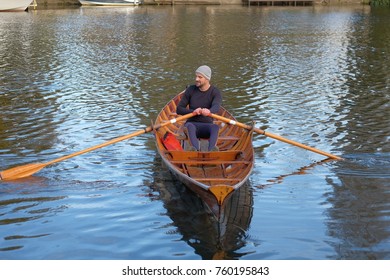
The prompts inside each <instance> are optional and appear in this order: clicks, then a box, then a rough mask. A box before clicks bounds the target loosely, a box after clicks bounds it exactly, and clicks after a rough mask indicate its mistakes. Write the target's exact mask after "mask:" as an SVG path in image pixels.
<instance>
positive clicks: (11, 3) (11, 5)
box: [0, 0, 33, 12]
mask: <svg viewBox="0 0 390 280" xmlns="http://www.w3.org/2000/svg"><path fill="white" fill-rule="evenodd" d="M32 1H33V0H0V12H12V11H25V10H26V9H27V8H28V6H29V5H30V4H31V2H32Z"/></svg>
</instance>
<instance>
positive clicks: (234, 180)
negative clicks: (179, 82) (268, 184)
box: [155, 94, 254, 216]
mask: <svg viewBox="0 0 390 280" xmlns="http://www.w3.org/2000/svg"><path fill="white" fill-rule="evenodd" d="M180 98H181V94H179V95H177V96H176V97H175V98H173V99H172V100H171V101H170V102H169V103H168V104H167V105H166V106H165V107H164V108H163V109H162V110H161V112H160V113H159V115H158V117H157V119H156V123H155V124H161V123H164V122H166V121H168V120H170V119H173V118H175V117H176V107H177V104H178V103H179V100H180ZM218 114H219V115H221V116H224V117H226V118H229V119H234V118H233V116H232V115H231V114H230V113H229V112H228V111H226V110H225V109H224V108H221V110H220V112H219V113H218ZM215 123H217V124H218V125H219V126H220V129H219V137H218V142H217V146H218V147H219V149H220V151H219V152H208V151H199V152H198V151H196V152H192V151H191V152H190V151H172V150H167V149H166V148H165V146H164V144H163V143H162V140H161V139H162V137H163V136H164V135H165V133H166V132H167V131H169V132H172V133H173V134H175V135H176V136H177V138H181V137H182V136H183V133H182V126H183V124H184V121H183V122H179V123H177V122H176V123H173V124H169V125H168V126H164V127H161V128H160V129H158V130H157V131H155V138H156V144H157V149H158V151H159V154H160V155H161V157H162V160H163V161H164V163H165V164H166V165H167V166H168V168H169V169H170V171H171V172H172V173H173V174H174V175H175V177H176V178H177V179H178V180H179V181H181V182H182V183H183V184H184V185H186V186H187V187H188V188H189V189H191V190H192V191H193V192H195V193H196V194H197V195H198V196H199V197H200V198H201V199H202V200H203V201H204V202H205V203H206V205H207V206H208V207H209V208H210V210H211V211H212V212H213V213H214V214H215V215H217V216H219V215H220V214H221V213H220V211H221V209H222V206H223V205H224V203H225V201H227V200H228V199H229V197H230V195H231V194H232V193H233V192H234V191H236V190H237V189H238V188H240V187H241V186H242V185H243V184H244V183H245V182H246V180H247V179H248V177H249V175H250V174H251V172H252V169H253V163H254V157H253V146H252V131H249V130H246V129H243V128H239V127H237V126H233V125H230V124H226V123H222V122H218V121H215ZM181 141H182V142H183V146H185V145H186V141H188V140H185V139H184V140H181Z"/></svg>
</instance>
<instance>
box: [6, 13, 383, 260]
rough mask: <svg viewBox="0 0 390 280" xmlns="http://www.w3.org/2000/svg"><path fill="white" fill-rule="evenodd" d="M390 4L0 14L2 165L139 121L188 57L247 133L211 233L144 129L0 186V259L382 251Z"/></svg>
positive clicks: (185, 74)
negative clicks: (242, 175)
mask: <svg viewBox="0 0 390 280" xmlns="http://www.w3.org/2000/svg"><path fill="white" fill-rule="evenodd" d="M389 25H390V10H386V9H383V8H382V10H376V9H370V7H367V6H349V7H323V6H321V7H317V6H316V7H240V6H233V7H230V6H226V7H224V6H223V7H219V6H174V7H170V6H169V7H148V6H145V7H130V8H79V9H63V10H62V9H61V10H36V11H30V12H28V13H1V14H0V106H1V111H0V116H1V118H0V135H1V137H0V170H5V169H8V168H11V167H13V166H19V165H23V164H27V163H35V162H47V161H49V160H52V159H55V158H58V157H60V156H63V155H66V154H70V153H73V152H76V151H80V150H82V149H85V148H88V147H91V146H94V145H97V144H100V143H103V142H105V141H108V140H110V139H112V138H114V137H117V136H122V135H126V134H129V133H132V132H134V131H137V130H140V129H142V128H143V127H145V126H148V125H149V124H150V122H151V120H153V119H154V118H155V117H156V116H157V114H158V112H159V111H160V109H161V108H162V106H163V105H164V104H165V103H166V102H168V101H169V100H170V99H171V98H172V97H173V96H174V95H175V94H176V93H178V92H179V91H181V90H182V89H183V88H185V86H186V85H188V84H191V83H192V82H193V80H194V70H195V69H196V68H197V67H198V66H199V65H201V64H208V65H210V66H211V67H212V69H213V76H212V83H214V84H215V85H216V86H218V87H219V88H220V89H221V90H222V92H223V94H224V106H225V107H226V108H227V109H228V110H229V111H231V112H232V113H233V114H234V115H235V116H236V117H237V119H238V120H239V121H241V122H250V121H251V120H255V121H256V123H257V126H258V127H260V128H261V129H265V130H267V131H269V132H272V133H275V134H279V135H282V136H283V137H285V138H288V139H292V140H295V141H298V142H300V143H305V144H306V145H309V146H312V147H315V148H317V149H321V150H324V151H327V152H330V153H334V154H336V155H339V156H342V157H344V158H345V160H344V161H324V157H323V156H321V155H318V154H315V153H313V152H309V151H306V150H303V149H300V148H297V147H294V146H292V145H288V144H285V143H282V142H280V141H277V140H274V139H272V138H265V137H264V136H255V137H254V140H253V141H254V146H255V157H256V166H255V169H254V171H253V173H252V175H251V177H250V179H249V181H248V184H247V185H246V186H245V187H243V188H242V189H241V190H240V193H238V194H237V195H236V196H234V197H233V201H232V203H231V205H230V206H229V207H230V208H229V211H230V212H229V213H230V216H227V217H225V218H226V219H225V220H224V221H223V222H221V224H218V223H216V221H215V220H214V219H213V218H212V217H211V216H210V215H209V214H208V213H207V211H206V210H205V208H204V207H203V205H202V202H201V201H200V200H199V199H198V198H197V197H196V196H194V195H193V194H192V193H190V192H189V191H188V190H187V189H186V188H184V187H183V186H182V185H181V184H180V183H178V182H177V181H175V180H174V179H173V178H172V176H171V175H170V173H169V172H168V171H167V169H166V168H165V167H164V166H163V165H162V162H161V160H160V158H159V157H158V155H157V153H156V149H155V146H154V140H153V137H152V135H151V134H144V135H141V136H137V137H135V138H132V139H130V140H128V141H124V142H120V143H118V144H115V145H112V146H108V147H106V148H103V149H98V150H96V151H94V152H91V153H88V154H85V155H81V156H77V157H74V158H72V159H69V160H67V161H63V162H61V163H58V164H55V165H52V166H48V167H46V168H44V169H42V170H41V171H40V172H39V173H36V174H35V175H34V176H33V177H30V178H27V179H23V180H18V181H7V182H5V181H2V182H0V259H211V258H224V259H243V260H245V259H389V258H390V203H389V201H390V192H389V190H390V180H389V179H390V139H389V135H390V126H389V121H388V120H389V119H390V108H389V99H390V95H389V90H390V76H389V73H390V59H389V53H390V30H389V29H388V28H387V27H388V26H389Z"/></svg>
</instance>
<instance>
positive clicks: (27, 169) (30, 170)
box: [0, 113, 193, 180]
mask: <svg viewBox="0 0 390 280" xmlns="http://www.w3.org/2000/svg"><path fill="white" fill-rule="evenodd" d="M192 116H193V113H190V114H187V115H183V116H180V117H177V118H174V119H171V120H168V121H166V122H164V123H160V124H157V125H154V126H149V127H147V128H145V129H142V130H139V131H136V132H133V133H131V134H128V135H125V136H121V137H117V138H114V139H112V140H110V141H107V142H105V143H102V144H99V145H96V146H93V147H90V148H87V149H84V150H81V151H79V152H76V153H73V154H70V155H66V156H63V157H60V158H57V159H53V160H51V161H49V162H46V163H30V164H26V165H22V166H17V167H13V168H10V169H7V170H4V171H1V172H0V180H15V179H20V178H25V177H28V176H30V175H32V174H34V173H36V172H38V171H39V170H41V169H42V168H44V167H46V166H48V165H50V164H53V163H57V162H60V161H63V160H66V159H69V158H72V157H75V156H78V155H82V154H85V153H88V152H91V151H94V150H97V149H100V148H103V147H106V146H108V145H112V144H115V143H117V142H120V141H124V140H127V139H130V138H132V137H135V136H138V135H141V134H144V133H147V132H151V131H152V130H154V129H159V128H160V127H164V126H167V125H169V124H173V123H176V122H179V121H182V120H185V119H188V118H191V117H192Z"/></svg>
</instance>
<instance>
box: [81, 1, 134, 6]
mask: <svg viewBox="0 0 390 280" xmlns="http://www.w3.org/2000/svg"><path fill="white" fill-rule="evenodd" d="M79 2H80V4H81V5H84V6H135V5H139V4H141V0H95V1H93V0H79Z"/></svg>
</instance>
